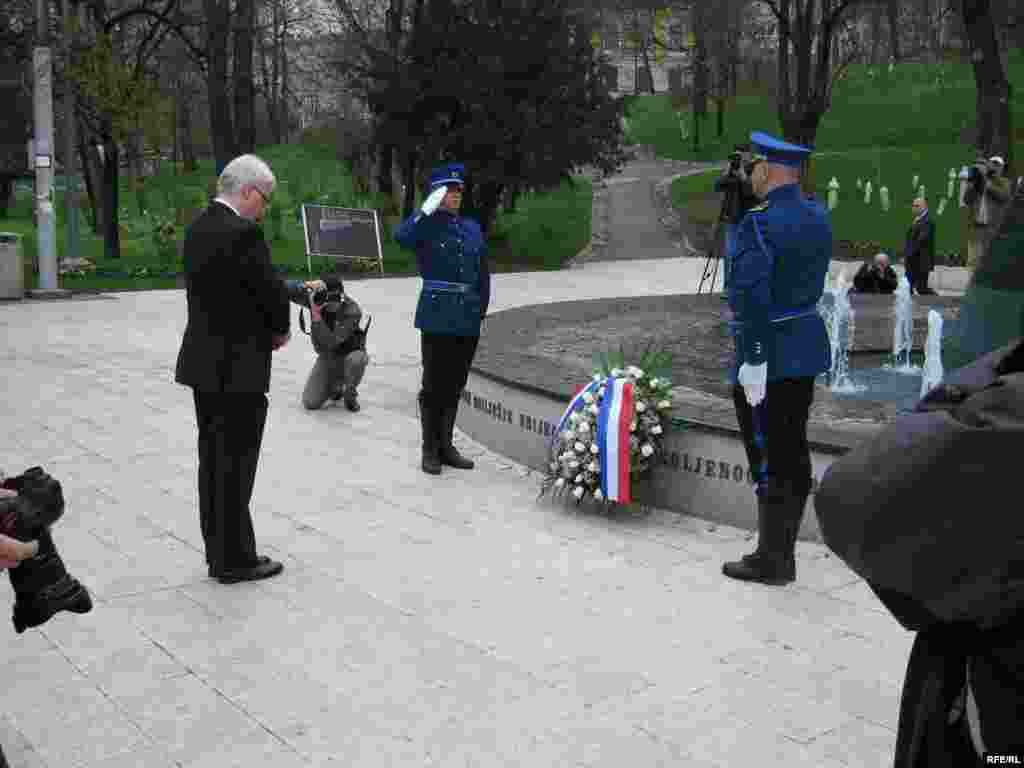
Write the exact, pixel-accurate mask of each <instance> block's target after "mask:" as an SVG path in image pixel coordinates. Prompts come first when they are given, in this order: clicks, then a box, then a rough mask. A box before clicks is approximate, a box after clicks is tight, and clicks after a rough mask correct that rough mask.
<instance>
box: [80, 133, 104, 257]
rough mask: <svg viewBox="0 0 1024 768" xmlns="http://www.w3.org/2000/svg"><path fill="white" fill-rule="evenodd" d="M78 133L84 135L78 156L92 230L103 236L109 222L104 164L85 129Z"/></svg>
mask: <svg viewBox="0 0 1024 768" xmlns="http://www.w3.org/2000/svg"><path fill="white" fill-rule="evenodd" d="M80 127H81V126H80ZM78 135H79V136H83V138H81V139H79V142H78V156H79V157H80V158H81V160H82V179H83V180H84V181H85V191H86V193H87V194H88V195H89V205H90V207H91V208H92V230H93V232H94V233H96V235H98V236H99V237H103V235H104V233H105V232H106V223H107V217H106V213H105V211H106V200H105V198H104V197H103V165H102V163H101V162H100V156H99V152H98V150H97V149H96V145H95V144H94V143H92V144H86V140H85V138H84V131H80V132H79V134H78Z"/></svg>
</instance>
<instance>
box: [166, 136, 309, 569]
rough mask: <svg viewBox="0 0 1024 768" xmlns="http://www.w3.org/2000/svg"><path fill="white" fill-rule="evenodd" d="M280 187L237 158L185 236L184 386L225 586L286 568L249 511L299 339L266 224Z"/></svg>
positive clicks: (256, 165) (251, 161) (211, 551)
mask: <svg viewBox="0 0 1024 768" xmlns="http://www.w3.org/2000/svg"><path fill="white" fill-rule="evenodd" d="M274 184H275V179H274V174H273V173H272V172H271V170H270V168H269V167H268V166H267V164H266V163H264V162H263V161H262V160H260V159H259V158H258V157H256V156H255V155H242V156H241V157H237V158H235V159H234V160H232V161H231V162H230V163H228V164H227V166H226V167H225V168H224V172H223V173H222V174H221V175H220V178H219V179H218V182H217V189H218V195H217V197H216V198H215V199H214V200H213V202H212V203H210V207H209V208H207V209H206V211H205V212H204V213H203V214H202V215H201V216H200V217H199V218H198V219H196V220H195V222H194V223H193V224H192V225H191V226H190V227H189V228H188V230H187V231H186V233H185V290H186V295H187V298H188V325H187V326H186V328H185V336H184V338H183V340H182V343H181V351H180V352H179V353H178V365H177V371H176V374H175V381H177V382H178V383H179V384H184V385H185V386H188V387H192V390H193V397H194V399H195V406H196V422H197V425H198V427H199V519H200V524H201V526H202V531H203V541H204V542H205V545H206V562H207V564H208V566H209V574H210V576H212V577H214V578H217V579H218V580H219V581H221V582H222V583H225V584H230V583H234V582H239V581H253V580H256V579H265V578H268V577H270V576H274V575H276V574H278V573H280V572H281V570H282V569H283V566H282V565H281V563H278V562H275V561H273V560H270V559H269V558H267V557H260V556H258V555H257V554H256V540H255V535H254V533H253V528H252V516H251V515H250V512H249V500H250V499H251V498H252V488H253V482H254V480H255V478H256V465H257V462H258V461H259V452H260V443H261V441H262V439H263V426H264V424H265V423H266V418H267V397H266V392H267V391H268V390H269V389H270V358H271V352H272V351H274V350H278V349H280V348H281V347H283V346H284V345H285V344H286V343H288V339H289V338H290V336H291V334H290V331H289V324H290V313H289V304H288V293H287V290H286V288H285V284H284V281H283V280H282V279H281V278H280V277H278V276H277V275H276V274H275V273H274V271H273V268H272V267H271V263H270V249H269V248H268V247H267V243H266V241H265V240H264V239H263V231H262V230H261V229H260V227H259V226H258V224H259V222H261V221H262V219H263V212H264V209H265V208H266V206H267V203H268V202H269V200H270V196H271V194H272V192H273V189H274Z"/></svg>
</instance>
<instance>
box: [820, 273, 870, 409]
mask: <svg viewBox="0 0 1024 768" xmlns="http://www.w3.org/2000/svg"><path fill="white" fill-rule="evenodd" d="M833 298H834V301H833V303H832V306H831V307H830V308H828V309H827V310H826V318H825V319H826V325H827V326H828V337H829V341H830V342H831V343H832V369H831V370H830V371H829V374H828V382H829V389H830V390H831V391H833V392H836V393H838V394H855V393H857V392H862V391H864V387H862V386H858V385H857V384H854V383H853V381H852V380H851V379H850V341H851V340H852V339H853V318H854V312H853V308H852V307H851V306H850V278H849V277H848V276H847V274H846V273H845V272H840V273H839V275H838V277H837V278H836V282H835V289H834V291H833Z"/></svg>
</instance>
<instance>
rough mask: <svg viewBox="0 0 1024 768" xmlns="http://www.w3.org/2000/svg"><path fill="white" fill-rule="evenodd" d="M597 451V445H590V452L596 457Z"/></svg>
mask: <svg viewBox="0 0 1024 768" xmlns="http://www.w3.org/2000/svg"><path fill="white" fill-rule="evenodd" d="M599 451H600V448H598V447H597V443H592V444H591V446H590V452H591V453H592V454H594V455H595V456H596V455H597V454H598V452H599Z"/></svg>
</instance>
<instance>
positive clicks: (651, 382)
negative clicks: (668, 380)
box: [647, 378, 658, 387]
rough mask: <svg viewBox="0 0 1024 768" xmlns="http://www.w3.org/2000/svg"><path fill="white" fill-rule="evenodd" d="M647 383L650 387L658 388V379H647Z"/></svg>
mask: <svg viewBox="0 0 1024 768" xmlns="http://www.w3.org/2000/svg"><path fill="white" fill-rule="evenodd" d="M647 383H648V384H650V385H651V386H652V387H657V386H658V379H657V378H652V379H649V380H648V381H647Z"/></svg>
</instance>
